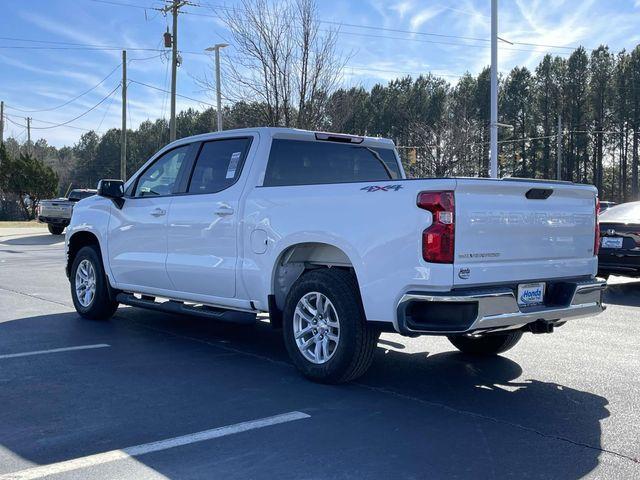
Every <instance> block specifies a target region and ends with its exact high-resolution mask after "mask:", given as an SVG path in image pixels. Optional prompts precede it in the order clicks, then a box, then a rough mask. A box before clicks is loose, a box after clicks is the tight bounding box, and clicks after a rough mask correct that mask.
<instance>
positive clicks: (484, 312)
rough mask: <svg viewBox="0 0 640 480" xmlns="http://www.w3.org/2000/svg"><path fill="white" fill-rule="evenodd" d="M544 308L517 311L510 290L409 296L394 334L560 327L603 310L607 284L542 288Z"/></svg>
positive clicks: (400, 306) (400, 305) (583, 282)
mask: <svg viewBox="0 0 640 480" xmlns="http://www.w3.org/2000/svg"><path fill="white" fill-rule="evenodd" d="M547 285H548V286H547V288H548V290H547V292H548V293H547V299H546V303H545V305H541V306H536V307H519V306H518V303H517V300H516V293H515V290H514V288H511V287H496V288H485V289H474V290H461V291H452V292H449V293H425V292H408V293H407V294H405V295H403V297H402V298H401V299H400V301H399V302H398V307H397V325H396V330H397V331H398V332H399V333H402V334H405V335H413V334H431V335H448V334H458V333H468V332H481V331H491V330H506V329H513V328H519V327H522V326H524V325H526V324H528V323H531V322H535V321H537V320H542V321H547V322H556V323H559V322H564V321H566V320H569V319H573V318H579V317H587V316H592V315H597V314H599V313H601V312H602V311H603V310H604V308H605V307H604V306H603V304H602V293H603V291H604V289H605V288H606V285H607V284H606V282H603V281H599V280H577V281H558V282H554V283H552V282H547Z"/></svg>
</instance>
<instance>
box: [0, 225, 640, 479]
mask: <svg viewBox="0 0 640 480" xmlns="http://www.w3.org/2000/svg"><path fill="white" fill-rule="evenodd" d="M7 233H10V235H7ZM14 233H16V234H14ZM611 283H612V285H611V286H610V288H609V290H608V292H607V301H608V304H609V307H608V309H607V311H606V312H605V313H604V314H602V315H600V316H599V317H595V318H589V319H582V320H576V321H573V322H569V323H568V324H567V325H566V326H564V327H562V328H560V329H558V330H557V331H556V333H554V334H553V335H537V336H533V335H525V337H524V338H523V340H522V341H521V343H520V344H519V345H517V346H516V347H515V348H514V349H513V350H511V351H509V352H507V353H506V354H505V355H504V356H501V357H497V358H492V359H483V360H476V359H473V358H471V357H468V356H465V355H462V354H460V353H456V352H455V351H454V349H453V347H452V346H451V345H450V344H449V343H448V342H447V341H446V340H445V339H442V338H431V337H420V338H415V339H409V338H404V337H401V336H399V335H392V334H384V335H383V336H382V338H381V340H380V342H379V345H378V351H377V353H376V359H375V361H374V364H373V366H372V368H371V370H370V371H369V372H368V373H367V375H366V376H364V377H363V378H361V379H360V380H358V382H357V383H356V384H352V385H345V386H323V385H316V384H313V383H310V382H308V381H306V380H304V379H303V378H301V377H300V376H299V374H298V373H297V372H296V371H295V370H294V368H293V367H292V366H291V365H290V364H289V362H288V360H287V356H286V352H285V349H284V346H283V344H282V342H281V339H280V333H279V332H275V331H273V330H272V329H271V328H270V326H269V325H268V324H267V323H259V324H257V325H256V326H250V327H247V326H236V325H224V324H219V323H213V322H211V321H207V320H201V319H196V318H188V317H178V316H174V315H168V314H164V313H159V312H150V311H144V310H137V309H133V308H124V307H123V308H121V309H120V310H118V313H117V314H116V316H115V317H114V319H113V320H112V321H110V322H92V321H86V320H82V319H80V318H79V317H78V315H77V314H76V313H75V312H74V311H73V308H72V303H71V298H70V296H69V286H68V282H67V279H66V277H65V275H64V251H63V237H61V236H53V235H49V234H37V233H33V232H26V231H21V232H6V231H5V232H0V479H1V478H2V475H3V474H8V473H11V472H24V473H25V474H27V473H29V472H28V471H27V469H30V468H33V467H35V466H39V465H50V466H51V467H48V468H52V469H53V470H51V472H53V473H55V472H58V473H57V474H56V475H54V476H53V477H51V478H78V479H81V478H87V477H88V476H91V477H92V478H105V479H106V478H115V477H118V478H123V477H127V478H203V479H204V478H242V479H245V478H313V479H326V478H451V477H458V478H474V479H479V478H509V477H511V478H518V479H521V478H562V479H578V478H640V464H639V463H638V458H639V457H640V444H639V442H638V438H640V423H639V422H638V421H637V418H638V416H637V412H638V410H639V409H640V395H639V393H638V392H640V381H639V380H638V377H639V375H638V372H640V355H638V342H639V341H640V308H639V307H640V282H637V281H629V280H625V279H622V278H612V280H611ZM70 347H78V348H77V349H73V350H62V351H53V352H49V350H60V349H68V348H70ZM33 352H36V353H35V354H32V355H28V356H16V355H14V354H21V353H33ZM3 356H4V357H6V358H3ZM291 412H299V414H303V415H305V417H304V418H301V419H297V420H295V421H287V422H284V423H277V424H273V425H269V426H265V427H264V428H259V429H251V430H247V431H242V432H234V433H231V434H225V435H224V436H220V437H212V438H208V437H207V439H204V440H201V441H197V442H191V443H186V444H182V445H181V446H172V447H171V448H165V449H161V450H158V451H149V452H147V453H142V454H140V455H128V454H126V452H128V450H125V455H124V456H123V455H122V454H121V453H118V454H117V455H115V457H114V458H113V461H107V462H97V463H96V462H93V463H92V462H89V463H87V464H86V466H85V467H83V468H75V467H74V468H71V469H70V470H65V468H67V467H68V466H69V463H64V462H68V461H70V460H74V459H81V458H84V457H87V456H89V458H90V459H95V458H99V459H104V458H105V457H104V456H100V455H97V454H103V453H104V452H109V454H112V452H113V451H116V452H122V451H123V450H122V449H126V448H127V447H133V446H140V445H146V444H148V443H149V442H157V441H162V440H171V441H174V440H173V439H175V438H176V437H181V436H186V437H188V438H193V436H192V434H194V433H197V432H202V431H205V430H211V429H218V428H220V427H225V428H226V427H229V426H231V427H229V428H232V427H233V426H234V425H237V424H239V423H244V422H254V421H258V420H260V419H264V418H268V417H272V416H274V415H282V414H285V415H287V414H290V413H291ZM293 415H298V413H294V414H293ZM306 416H308V418H307V417H306ZM224 431H225V432H227V431H228V429H227V430H224ZM163 445H165V444H163ZM172 445H173V444H172ZM145 452H146V451H145ZM109 458H111V457H109ZM77 464H78V463H77V462H75V463H73V464H72V466H75V465H77ZM83 465H84V464H83ZM60 468H62V470H59V469H60ZM56 469H58V470H56ZM47 471H48V470H47ZM16 475H18V474H16ZM17 478H20V477H19V476H18V477H17Z"/></svg>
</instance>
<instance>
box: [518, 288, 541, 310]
mask: <svg viewBox="0 0 640 480" xmlns="http://www.w3.org/2000/svg"><path fill="white" fill-rule="evenodd" d="M543 303H544V282H540V283H525V284H521V285H518V305H520V306H521V307H531V306H533V305H541V304H543Z"/></svg>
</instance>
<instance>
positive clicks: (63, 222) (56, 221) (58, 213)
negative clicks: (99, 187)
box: [37, 188, 96, 235]
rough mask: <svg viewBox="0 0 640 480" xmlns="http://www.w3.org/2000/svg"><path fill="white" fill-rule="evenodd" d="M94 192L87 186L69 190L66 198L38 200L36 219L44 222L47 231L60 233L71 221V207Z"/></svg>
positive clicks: (53, 233)
mask: <svg viewBox="0 0 640 480" xmlns="http://www.w3.org/2000/svg"><path fill="white" fill-rule="evenodd" d="M95 194H96V190H92V189H88V188H76V189H74V190H71V192H69V197H67V198H64V197H63V198H56V199H53V200H40V203H39V204H38V209H37V212H38V221H39V222H40V223H46V224H47V227H48V228H49V233H51V234H52V235H62V232H64V229H65V228H66V227H67V225H69V222H70V221H71V213H72V212H73V207H74V205H75V204H76V203H78V202H79V201H80V200H82V199H83V198H87V197H90V196H92V195H95Z"/></svg>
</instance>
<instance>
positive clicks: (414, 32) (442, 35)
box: [184, 2, 580, 51]
mask: <svg viewBox="0 0 640 480" xmlns="http://www.w3.org/2000/svg"><path fill="white" fill-rule="evenodd" d="M192 6H194V7H200V8H207V7H208V8H211V9H212V10H216V9H218V10H228V11H232V12H237V11H244V10H243V9H239V8H236V7H228V6H225V5H213V4H210V3H208V2H205V5H200V4H192ZM444 8H446V9H448V10H451V11H458V12H460V13H466V12H462V11H460V10H455V9H452V8H449V7H444ZM184 13H186V14H189V15H196V16H204V17H213V18H220V16H219V15H215V14H209V15H206V14H202V13H194V12H184ZM318 23H323V24H326V25H335V26H338V27H340V26H344V27H351V28H362V29H366V30H376V31H382V32H392V33H405V34H411V35H421V36H429V37H440V38H454V39H458V40H470V41H476V42H486V43H489V42H490V39H488V38H482V37H467V36H464V35H452V34H445V33H435V32H423V31H418V30H404V29H399V28H388V27H381V26H378V25H360V24H355V23H347V22H338V21H332V20H322V19H320V20H318ZM354 33H355V32H354ZM510 43H513V44H514V45H523V46H533V47H543V48H562V49H568V50H577V49H578V48H580V47H575V46H567V45H548V44H542V43H534V42H517V41H513V42H510ZM461 45H465V46H471V45H469V44H461ZM487 47H488V45H487ZM525 51H528V50H525ZM532 51H535V50H532Z"/></svg>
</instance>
